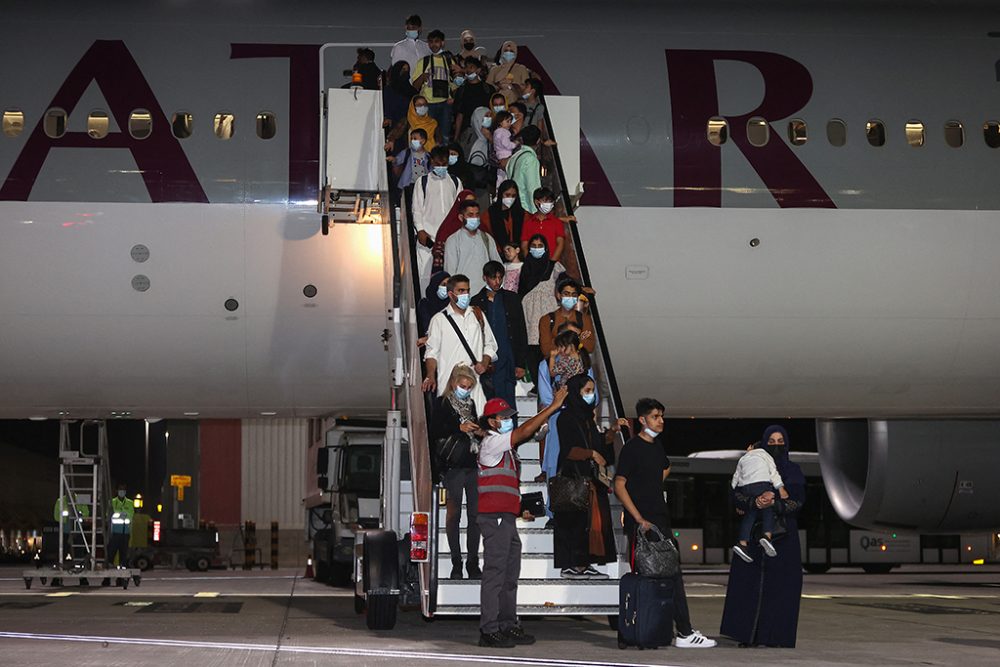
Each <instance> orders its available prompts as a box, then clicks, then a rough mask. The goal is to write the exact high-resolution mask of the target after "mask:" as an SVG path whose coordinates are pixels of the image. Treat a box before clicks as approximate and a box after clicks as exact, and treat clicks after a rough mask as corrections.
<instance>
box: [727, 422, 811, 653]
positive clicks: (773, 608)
mask: <svg viewBox="0 0 1000 667" xmlns="http://www.w3.org/2000/svg"><path fill="white" fill-rule="evenodd" d="M761 447H763V449H764V450H765V451H766V452H767V453H768V454H770V455H771V457H772V458H773V459H774V463H775V465H776V466H777V468H778V473H779V474H780V475H781V479H782V481H783V482H784V483H785V488H786V489H787V490H788V498H787V499H785V500H782V499H781V498H780V497H778V496H776V495H775V494H773V493H770V492H768V493H765V494H762V495H760V496H758V497H756V498H750V497H743V496H742V495H741V494H734V500H735V503H736V508H737V511H745V510H746V509H747V508H749V507H750V506H751V503H754V504H756V506H757V507H767V506H769V505H771V504H773V506H774V508H775V511H776V513H777V515H778V517H779V518H778V521H779V522H784V527H785V529H786V530H785V532H784V534H783V535H779V533H780V532H781V531H780V530H776V531H775V537H774V539H773V540H772V541H773V543H774V548H775V550H776V551H777V552H778V555H777V556H775V557H773V558H770V557H768V556H767V555H765V554H764V550H763V548H762V547H761V546H760V545H759V544H758V543H757V539H758V537H759V535H758V533H759V531H760V524H759V523H758V524H757V525H756V526H754V531H755V533H754V535H755V537H754V539H753V540H752V541H751V543H750V546H749V547H748V548H747V549H748V552H749V553H750V555H751V557H752V558H753V562H752V563H747V562H744V561H743V560H741V559H739V558H734V559H733V562H732V564H731V565H730V567H729V585H728V587H727V589H726V606H725V608H724V609H723V611H722V629H721V632H722V634H724V635H726V636H728V637H732V638H733V639H735V640H737V641H738V642H740V645H741V646H760V645H763V646H780V647H786V648H794V647H795V635H796V632H797V630H798V624H799V602H800V600H801V596H802V555H801V550H800V547H799V527H798V519H797V517H798V514H799V512H800V511H801V509H802V505H803V504H804V503H805V494H806V480H805V477H804V476H803V474H802V470H801V469H800V468H799V466H798V465H796V464H794V463H792V462H791V461H790V460H789V458H788V447H789V444H788V433H787V432H786V431H785V429H784V428H782V427H781V426H769V427H767V429H766V430H765V431H764V437H763V438H761Z"/></svg>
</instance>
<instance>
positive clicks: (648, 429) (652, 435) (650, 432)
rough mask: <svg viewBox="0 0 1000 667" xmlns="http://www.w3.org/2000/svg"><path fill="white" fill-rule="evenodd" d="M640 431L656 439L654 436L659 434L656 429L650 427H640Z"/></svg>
mask: <svg viewBox="0 0 1000 667" xmlns="http://www.w3.org/2000/svg"><path fill="white" fill-rule="evenodd" d="M642 432H643V433H645V434H646V435H648V436H649V437H650V438H652V439H653V440H656V436H658V435H660V434H659V433H657V432H656V431H654V430H653V429H651V428H644V429H642Z"/></svg>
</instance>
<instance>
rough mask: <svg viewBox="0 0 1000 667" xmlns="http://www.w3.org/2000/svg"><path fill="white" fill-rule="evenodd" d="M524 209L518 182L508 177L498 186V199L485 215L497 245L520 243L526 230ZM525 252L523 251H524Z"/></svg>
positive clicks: (484, 218) (501, 246)
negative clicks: (519, 194)
mask: <svg viewBox="0 0 1000 667" xmlns="http://www.w3.org/2000/svg"><path fill="white" fill-rule="evenodd" d="M524 218H525V215H524V209H523V208H521V201H520V198H519V197H518V190H517V183H515V182H514V181H512V180H510V179H507V180H506V181H504V182H503V183H501V184H500V186H499V187H498V188H497V199H496V201H495V202H493V205H492V206H490V208H489V209H488V210H487V211H486V213H485V214H484V215H483V220H484V221H486V222H488V223H489V225H490V231H491V233H492V234H493V238H494V239H496V242H497V245H498V246H499V247H500V248H503V247H504V246H505V245H506V244H508V243H514V244H515V245H519V244H520V242H521V237H522V235H523V230H524ZM522 254H523V253H522Z"/></svg>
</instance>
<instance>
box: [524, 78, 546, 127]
mask: <svg viewBox="0 0 1000 667" xmlns="http://www.w3.org/2000/svg"><path fill="white" fill-rule="evenodd" d="M543 95H544V89H543V88H542V82H541V80H540V79H536V78H530V79H528V80H527V81H525V82H524V86H523V87H522V88H521V103H522V104H524V109H525V118H524V124H525V125H537V126H538V127H539V128H544V126H545V102H544V100H543V98H542V96H543Z"/></svg>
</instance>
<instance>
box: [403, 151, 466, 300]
mask: <svg viewBox="0 0 1000 667" xmlns="http://www.w3.org/2000/svg"><path fill="white" fill-rule="evenodd" d="M430 164H431V170H430V173H429V174H426V175H424V176H421V177H420V178H419V179H417V180H415V181H414V184H413V228H414V229H415V230H416V232H417V267H416V268H417V274H418V275H419V276H420V289H422V290H426V289H427V285H428V284H429V282H430V279H431V267H432V265H433V263H434V253H433V252H432V251H431V249H432V248H433V247H434V239H435V237H436V236H437V233H438V230H439V229H440V228H441V223H442V222H444V219H445V218H446V217H447V216H448V212H449V211H451V207H452V206H454V205H455V200H456V199H458V193H459V192H461V191H462V181H460V180H459V179H458V177H456V176H454V175H452V174H449V173H448V149H447V148H445V147H444V146H435V147H434V148H433V150H431V159H430ZM452 236H454V234H453V235H452ZM477 271H478V269H477ZM448 273H451V274H452V275H454V274H455V273H456V272H455V271H449V272H448Z"/></svg>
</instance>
